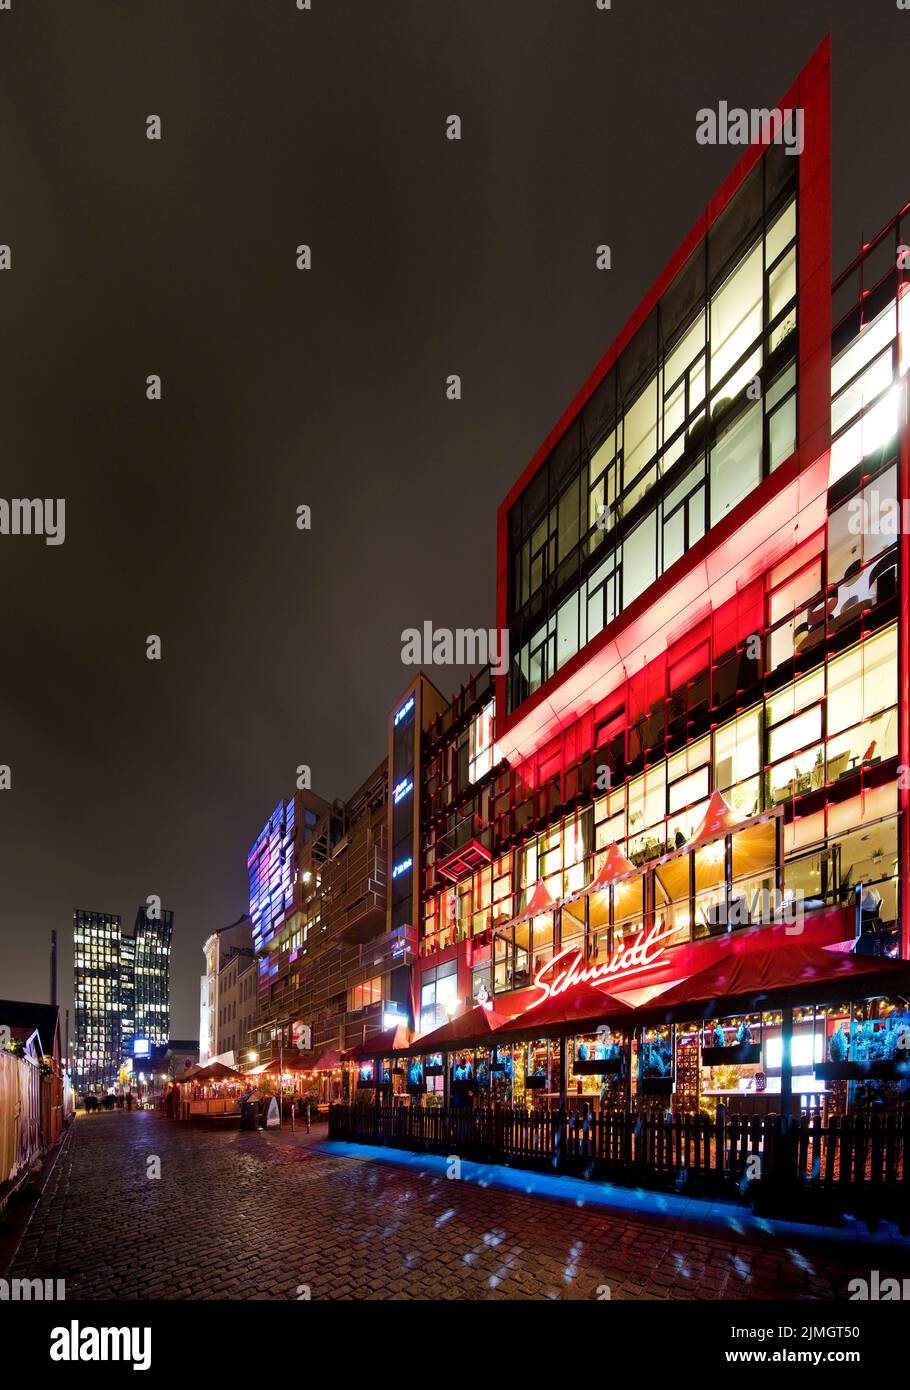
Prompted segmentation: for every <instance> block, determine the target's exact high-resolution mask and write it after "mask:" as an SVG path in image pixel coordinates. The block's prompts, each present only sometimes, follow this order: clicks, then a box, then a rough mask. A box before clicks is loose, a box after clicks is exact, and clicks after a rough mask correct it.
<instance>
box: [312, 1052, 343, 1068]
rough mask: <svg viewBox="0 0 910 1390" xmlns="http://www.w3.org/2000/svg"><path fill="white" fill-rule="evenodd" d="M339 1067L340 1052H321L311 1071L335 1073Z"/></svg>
mask: <svg viewBox="0 0 910 1390" xmlns="http://www.w3.org/2000/svg"><path fill="white" fill-rule="evenodd" d="M340 1066H341V1053H340V1052H337V1051H336V1052H323V1054H322V1056H321V1057H317V1058H316V1061H315V1062H314V1063H313V1068H312V1069H313V1071H336V1070H337V1069H338V1067H340Z"/></svg>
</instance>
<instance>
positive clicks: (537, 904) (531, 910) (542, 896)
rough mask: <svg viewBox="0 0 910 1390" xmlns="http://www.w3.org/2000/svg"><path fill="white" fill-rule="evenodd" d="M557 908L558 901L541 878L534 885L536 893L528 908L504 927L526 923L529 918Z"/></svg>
mask: <svg viewBox="0 0 910 1390" xmlns="http://www.w3.org/2000/svg"><path fill="white" fill-rule="evenodd" d="M555 906H556V899H555V898H554V897H553V894H552V893H551V892H550V890H549V888H548V887H547V885H546V884H545V883H544V881H543V879H542V878H539V879H538V880H537V882H536V883H535V885H534V892H533V893H532V894H531V896H530V898H529V899H528V905H527V907H526V908H524V910H523V911H522V912H519V913H518V915H517V917H513V918H512V920H511V921H510V922H506V923H504V925H505V926H507V927H511V926H513V925H514V924H515V923H516V922H526V921H527V920H528V918H529V917H536V916H537V915H538V914H539V913H541V912H552V911H553V909H554V907H555Z"/></svg>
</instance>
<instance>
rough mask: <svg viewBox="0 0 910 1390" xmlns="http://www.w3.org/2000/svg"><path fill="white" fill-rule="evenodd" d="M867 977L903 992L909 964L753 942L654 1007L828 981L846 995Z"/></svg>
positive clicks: (802, 945)
mask: <svg viewBox="0 0 910 1390" xmlns="http://www.w3.org/2000/svg"><path fill="white" fill-rule="evenodd" d="M737 944H738V943H737ZM872 976H877V977H882V979H883V980H884V983H882V981H881V979H876V982H875V989H878V988H884V989H887V988H888V982H889V981H891V980H893V985H894V988H895V989H898V988H901V989H906V987H907V985H908V983H910V966H908V964H907V962H906V961H892V960H887V959H885V958H883V957H881V956H853V955H844V954H843V953H842V952H841V951H827V950H825V949H824V948H823V947H820V946H813V945H811V944H810V943H809V942H807V941H789V942H786V943H782V944H774V943H769V944H767V945H765V944H763V943H756V945H755V949H751V950H736V949H733V946H732V943H731V949H730V950H729V951H728V952H727V954H726V955H724V956H723V957H722V959H720V960H715V961H714V963H713V965H710V966H707V967H706V968H705V969H704V970H698V971H696V973H695V974H694V975H690V976H689V978H688V979H687V980H683V981H681V982H680V983H679V984H677V985H673V986H672V987H671V988H670V989H668V990H667V991H666V993H665V994H661V995H658V997H657V998H656V999H655V1000H654V1001H653V1007H654V1008H655V1009H665V1008H666V1009H670V1008H674V1007H676V1006H677V1005H680V1004H689V1003H710V1002H712V1001H714V1000H717V1001H720V1002H722V1001H723V1000H724V999H726V998H728V997H729V998H732V997H734V996H739V995H762V994H768V993H770V992H771V991H773V990H780V989H786V988H787V987H788V986H796V985H824V984H829V983H830V984H833V985H835V986H836V987H844V988H846V989H847V992H848V993H849V992H850V990H849V988H848V987H849V986H850V985H851V982H854V981H859V980H862V981H864V982H866V981H871V977H872Z"/></svg>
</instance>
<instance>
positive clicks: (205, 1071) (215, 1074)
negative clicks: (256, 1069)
mask: <svg viewBox="0 0 910 1390" xmlns="http://www.w3.org/2000/svg"><path fill="white" fill-rule="evenodd" d="M189 1079H190V1080H191V1081H234V1080H237V1081H243V1080H244V1079H245V1073H244V1072H242V1071H235V1070H234V1068H233V1067H226V1066H225V1065H224V1063H223V1062H209V1064H208V1066H205V1067H200V1068H199V1070H198V1071H197V1072H195V1073H194V1074H193V1076H192V1077H190V1078H189ZM178 1080H180V1081H186V1080H187V1077H186V1076H181V1077H179V1078H178Z"/></svg>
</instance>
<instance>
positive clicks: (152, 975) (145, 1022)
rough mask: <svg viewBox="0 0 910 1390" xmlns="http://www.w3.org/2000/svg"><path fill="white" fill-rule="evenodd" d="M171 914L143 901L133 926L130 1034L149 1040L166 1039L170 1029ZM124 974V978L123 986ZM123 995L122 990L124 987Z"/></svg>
mask: <svg viewBox="0 0 910 1390" xmlns="http://www.w3.org/2000/svg"><path fill="white" fill-rule="evenodd" d="M173 933H174V914H173V912H169V911H168V910H167V909H165V908H157V909H156V908H149V907H147V906H145V905H143V906H142V907H140V909H139V911H138V912H137V913H136V925H135V927H134V928H133V940H134V943H135V946H134V952H135V957H134V963H133V982H134V983H133V999H134V1020H135V1025H134V1026H135V1032H134V1037H137V1038H148V1040H149V1042H150V1043H152V1044H156V1045H157V1044H161V1043H166V1042H167V1041H168V1036H169V1034H170V1031H171V995H170V966H171V938H172V936H173ZM127 982H128V977H127V978H125V979H124V985H125V986H126V985H127ZM123 997H124V999H125V998H126V991H124V996H123Z"/></svg>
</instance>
